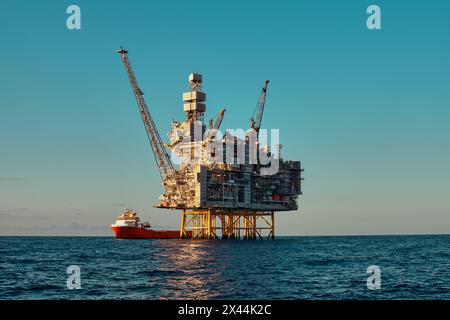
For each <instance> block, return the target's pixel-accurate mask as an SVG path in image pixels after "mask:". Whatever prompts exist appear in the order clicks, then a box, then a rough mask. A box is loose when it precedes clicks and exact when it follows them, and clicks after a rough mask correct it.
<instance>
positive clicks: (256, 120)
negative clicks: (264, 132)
mask: <svg viewBox="0 0 450 320" xmlns="http://www.w3.org/2000/svg"><path fill="white" fill-rule="evenodd" d="M269 82H270V80H266V81H265V82H264V86H263V88H262V90H261V94H260V96H259V100H258V104H257V105H256V109H255V112H254V114H253V117H252V118H251V119H250V127H251V128H252V129H253V130H255V131H256V140H258V136H259V129H260V128H261V122H262V116H263V113H264V105H265V104H266V94H267V85H268V84H269ZM255 114H256V115H255Z"/></svg>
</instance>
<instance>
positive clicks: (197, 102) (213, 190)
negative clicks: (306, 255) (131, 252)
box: [117, 48, 303, 238]
mask: <svg viewBox="0 0 450 320" xmlns="http://www.w3.org/2000/svg"><path fill="white" fill-rule="evenodd" d="M117 52H118V53H119V54H120V55H121V58H122V61H123V63H124V66H125V69H126V71H127V73H128V76H129V78H130V82H131V85H132V88H133V91H134V93H135V97H136V101H137V104H138V107H139V110H140V113H141V116H142V119H143V122H144V126H145V128H146V131H147V135H148V137H149V140H150V143H151V146H152V150H153V153H154V155H155V159H156V162H157V166H158V169H159V172H160V174H161V178H162V181H163V186H164V189H165V192H164V194H162V195H161V196H160V202H159V204H158V205H157V207H160V208H168V209H182V210H183V216H182V223H181V230H180V235H181V236H183V233H184V234H185V232H186V228H187V224H188V221H187V219H188V217H187V215H191V216H192V217H191V220H192V219H193V220H198V221H191V224H192V225H191V229H192V231H194V238H195V237H201V238H210V237H213V236H215V237H217V236H218V235H217V234H216V232H217V231H219V229H220V231H222V237H226V238H230V235H232V236H231V237H240V236H241V234H240V233H241V231H243V236H244V238H256V237H257V235H259V236H261V234H260V233H259V232H258V229H259V231H262V229H265V228H257V226H256V224H257V223H256V222H257V218H258V217H264V216H269V217H270V218H271V219H272V220H273V212H274V211H291V210H296V209H297V208H298V205H297V200H298V196H299V195H301V182H302V177H301V172H302V171H303V169H302V168H301V163H300V161H286V160H283V158H282V157H281V145H280V144H278V145H276V151H275V152H274V153H273V152H271V150H270V148H269V147H267V146H262V147H261V146H260V144H261V141H260V140H262V139H260V137H259V134H260V128H261V121H262V115H263V111H264V106H265V100H266V93H267V87H268V83H269V81H266V82H265V83H264V86H263V89H262V91H261V94H260V97H259V100H258V104H257V108H256V112H255V116H254V118H252V119H251V122H250V127H251V129H250V130H247V131H246V132H243V131H241V134H240V135H239V134H235V135H233V134H230V132H229V131H228V130H227V131H226V133H225V134H222V133H221V132H220V125H221V123H222V120H223V117H224V113H225V109H222V110H221V111H220V112H219V113H218V115H217V117H216V119H215V121H214V122H213V119H211V120H210V121H209V126H206V125H205V124H204V113H205V111H206V94H205V92H204V91H203V90H202V84H203V77H202V75H200V74H196V73H193V74H190V75H189V90H188V91H187V92H184V93H183V95H182V97H183V110H184V112H185V113H186V119H185V120H184V121H173V120H172V124H171V131H170V132H169V134H168V136H169V140H170V142H169V143H168V144H164V143H163V142H162V139H161V137H160V135H159V133H158V130H157V128H156V125H155V123H154V122H153V118H152V117H151V114H150V112H149V110H148V107H147V105H146V103H145V100H144V97H143V93H142V91H141V90H140V88H139V86H138V84H137V81H136V79H135V76H134V73H133V71H132V69H131V66H130V64H129V60H128V55H127V53H128V52H127V51H126V50H124V49H122V48H121V49H120V50H117ZM167 148H168V149H169V150H170V151H171V153H172V155H173V156H175V157H174V158H175V159H177V160H178V161H177V162H179V163H178V166H177V168H175V166H174V165H173V163H172V159H171V157H170V156H169V153H168V150H167ZM233 217H234V218H239V221H238V225H236V219H234V218H233ZM241 217H242V219H243V227H241V223H240V220H241ZM216 219H219V220H221V226H220V227H217V226H216V221H215V220H216ZM264 220H267V219H264ZM219 222H220V221H219ZM266 222H267V221H266ZM268 224H269V226H270V228H267V229H269V230H270V232H269V237H272V238H273V237H274V227H273V221H272V222H271V223H268ZM196 230H197V231H198V232H196ZM196 234H197V236H196Z"/></svg>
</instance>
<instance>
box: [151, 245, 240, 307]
mask: <svg viewBox="0 0 450 320" xmlns="http://www.w3.org/2000/svg"><path fill="white" fill-rule="evenodd" d="M154 245H155V246H157V247H158V250H157V252H155V253H154V254H153V257H152V258H153V259H155V260H156V261H157V265H158V270H157V271H159V272H161V273H162V274H163V275H164V276H163V277H160V278H159V279H158V282H159V285H158V287H159V290H160V293H159V295H160V297H161V299H214V298H216V299H217V298H221V297H223V298H224V297H226V296H227V295H231V294H233V293H234V288H233V287H232V281H230V280H231V279H227V278H226V276H225V274H224V272H223V271H224V270H225V268H227V267H228V262H227V260H226V259H224V256H223V255H221V251H222V250H220V249H223V248H219V247H218V246H219V242H214V241H208V240H205V241H202V240H198V241H190V240H174V241H158V242H157V243H154Z"/></svg>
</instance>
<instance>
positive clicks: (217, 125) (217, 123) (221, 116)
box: [213, 109, 225, 130]
mask: <svg viewBox="0 0 450 320" xmlns="http://www.w3.org/2000/svg"><path fill="white" fill-rule="evenodd" d="M224 114H225V109H222V110H220V111H219V114H218V115H217V118H216V122H214V126H213V128H214V129H216V130H219V127H220V125H221V124H222V120H223V115H224Z"/></svg>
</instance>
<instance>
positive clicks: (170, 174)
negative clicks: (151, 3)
mask: <svg viewBox="0 0 450 320" xmlns="http://www.w3.org/2000/svg"><path fill="white" fill-rule="evenodd" d="M116 52H117V53H119V54H120V58H121V59H122V62H123V65H124V66H125V70H126V72H127V74H128V78H129V79H130V83H131V87H132V88H133V92H134V95H135V97H136V102H137V105H138V107H139V111H140V113H141V117H142V121H143V122H144V126H145V130H146V131H147V136H148V139H149V141H150V145H151V147H152V151H153V154H154V156H155V160H156V165H157V167H158V170H159V174H160V176H161V179H162V180H163V183H164V186H165V187H166V185H167V183H176V176H175V169H174V167H173V164H172V161H171V160H170V157H169V154H168V152H167V150H166V148H165V146H164V144H163V142H162V140H161V136H160V135H159V132H158V129H157V128H156V125H155V122H154V121H153V118H152V116H151V114H150V111H149V110H148V107H147V104H146V102H145V99H144V94H143V92H142V91H141V89H140V88H139V85H138V83H137V80H136V77H135V76H134V72H133V70H132V69H131V65H130V61H129V60H128V51H127V50H125V49H123V48H122V47H121V48H120V49H119V50H117V51H116ZM166 189H167V188H166Z"/></svg>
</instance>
